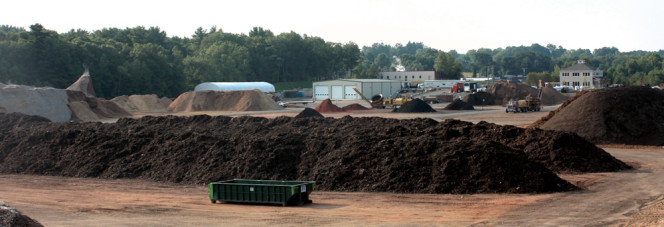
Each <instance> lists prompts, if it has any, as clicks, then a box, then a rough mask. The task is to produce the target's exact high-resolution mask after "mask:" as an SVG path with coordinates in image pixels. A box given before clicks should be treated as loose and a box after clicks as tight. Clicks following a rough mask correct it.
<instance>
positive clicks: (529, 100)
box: [505, 96, 542, 113]
mask: <svg viewBox="0 0 664 227" xmlns="http://www.w3.org/2000/svg"><path fill="white" fill-rule="evenodd" d="M540 103H541V102H540V99H539V98H534V97H530V96H528V97H526V99H524V100H517V101H513V100H510V101H509V102H508V103H507V108H505V113H509V112H513V113H519V112H528V111H540V110H541V109H542V107H541V106H540Z"/></svg>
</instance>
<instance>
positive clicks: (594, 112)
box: [532, 87, 664, 146]
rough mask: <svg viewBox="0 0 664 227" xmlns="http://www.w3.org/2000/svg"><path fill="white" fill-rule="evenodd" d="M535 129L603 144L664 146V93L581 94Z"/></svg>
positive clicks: (618, 90)
mask: <svg viewBox="0 0 664 227" xmlns="http://www.w3.org/2000/svg"><path fill="white" fill-rule="evenodd" d="M532 126H534V127H539V128H542V129H548V130H559V131H565V132H571V133H576V134H578V135H580V136H582V137H584V138H586V139H587V140H589V141H591V142H594V143H599V144H607V143H618V144H631V145H656V146H662V145H664V91H662V90H658V89H652V88H649V87H619V88H606V89H599V90H592V91H586V92H581V93H579V94H577V96H575V97H574V98H572V99H570V100H568V101H566V102H565V103H563V105H561V106H560V107H559V108H558V109H557V110H556V111H554V112H552V113H550V114H549V116H547V117H545V118H543V119H541V120H540V121H538V122H535V123H534V124H533V125H532Z"/></svg>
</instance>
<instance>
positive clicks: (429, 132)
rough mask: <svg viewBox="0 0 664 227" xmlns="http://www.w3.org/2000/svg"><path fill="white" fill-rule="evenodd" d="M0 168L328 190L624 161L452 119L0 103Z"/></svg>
mask: <svg viewBox="0 0 664 227" xmlns="http://www.w3.org/2000/svg"><path fill="white" fill-rule="evenodd" d="M0 119H1V120H0V130H1V131H0V172H2V173H25V174H46V175H60V176H74V177H99V178H141V179H150V180H155V181H165V182H176V183H188V184H205V183H209V182H212V181H219V180H225V179H233V178H245V179H273V180H314V181H316V188H317V189H321V190H334V191H384V192H412V193H537V192H556V191H568V190H574V189H575V187H574V186H573V185H571V184H569V183H568V182H566V181H564V180H562V179H560V178H558V176H557V175H556V174H555V173H554V171H556V172H597V171H616V170H621V169H628V168H629V166H627V165H625V164H624V163H622V162H620V161H619V160H616V159H615V158H613V157H612V156H610V155H609V154H608V153H606V152H604V151H603V150H601V149H599V148H597V147H594V145H592V144H590V143H588V142H587V141H585V140H584V139H582V138H579V137H578V136H576V135H574V134H569V133H565V132H557V131H545V130H539V129H521V128H516V127H511V126H498V125H494V124H488V123H479V124H472V123H468V122H461V121H455V120H448V121H444V122H440V123H439V122H437V121H435V120H432V119H423V118H418V119H412V120H397V119H385V118H377V117H371V118H353V117H350V116H346V117H343V118H339V119H335V118H320V117H307V118H291V117H277V118H274V119H267V118H261V117H246V116H242V117H236V118H232V117H226V116H217V117H210V116H207V115H198V116H192V117H175V116H166V117H143V118H140V119H126V118H123V119H120V120H118V122H117V123H109V124H102V123H51V122H48V121H46V120H44V119H43V118H39V117H31V116H26V115H21V114H0Z"/></svg>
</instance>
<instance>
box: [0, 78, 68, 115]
mask: <svg viewBox="0 0 664 227" xmlns="http://www.w3.org/2000/svg"><path fill="white" fill-rule="evenodd" d="M67 103H68V98H67V92H66V91H65V90H63V89H55V88H40V87H30V86H23V85H4V84H0V107H2V108H4V109H5V111H6V112H8V113H13V112H18V113H24V114H28V115H37V116H42V117H45V118H48V119H49V120H51V121H54V122H66V121H69V120H70V119H71V116H72V112H71V110H70V109H69V107H67Z"/></svg>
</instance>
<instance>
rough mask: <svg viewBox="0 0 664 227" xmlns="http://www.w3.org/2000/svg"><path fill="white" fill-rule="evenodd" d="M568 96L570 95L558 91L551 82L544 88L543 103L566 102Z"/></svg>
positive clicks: (555, 103)
mask: <svg viewBox="0 0 664 227" xmlns="http://www.w3.org/2000/svg"><path fill="white" fill-rule="evenodd" d="M568 98H569V97H567V96H565V95H563V94H561V93H560V92H558V91H556V89H554V88H553V86H552V85H551V84H548V83H547V84H546V85H545V86H544V88H542V105H545V106H551V105H558V104H561V103H563V102H565V100H567V99H568Z"/></svg>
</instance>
